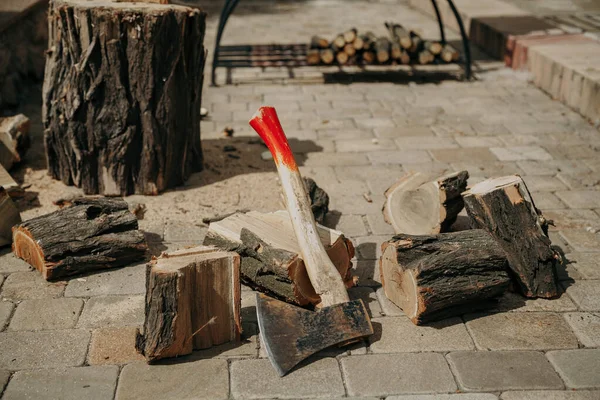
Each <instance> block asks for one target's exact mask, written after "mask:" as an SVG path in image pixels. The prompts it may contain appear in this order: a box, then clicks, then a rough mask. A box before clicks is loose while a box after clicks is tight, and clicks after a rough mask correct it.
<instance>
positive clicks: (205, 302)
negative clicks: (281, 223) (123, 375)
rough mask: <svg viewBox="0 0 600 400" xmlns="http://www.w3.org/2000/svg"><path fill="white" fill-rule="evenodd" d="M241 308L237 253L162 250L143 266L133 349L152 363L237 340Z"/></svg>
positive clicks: (202, 250)
mask: <svg viewBox="0 0 600 400" xmlns="http://www.w3.org/2000/svg"><path fill="white" fill-rule="evenodd" d="M240 309H241V297H240V257H239V255H238V254H237V253H234V252H224V251H219V250H217V249H216V248H214V247H205V246H199V247H193V248H189V249H183V250H178V251H175V252H170V253H163V254H162V255H161V256H160V257H159V258H157V259H153V260H152V261H151V262H150V263H149V264H148V265H147V272H146V312H145V314H146V318H145V321H144V329H143V333H140V332H139V331H138V333H137V337H136V344H135V346H136V349H137V350H138V351H139V352H140V353H141V354H143V355H144V356H145V357H146V360H148V362H153V361H156V360H159V359H161V358H168V357H176V356H181V355H185V354H190V353H191V352H192V350H199V349H206V348H209V347H211V346H216V345H219V344H223V343H227V342H231V341H238V340H239V339H240V333H241V330H242V329H241V320H240Z"/></svg>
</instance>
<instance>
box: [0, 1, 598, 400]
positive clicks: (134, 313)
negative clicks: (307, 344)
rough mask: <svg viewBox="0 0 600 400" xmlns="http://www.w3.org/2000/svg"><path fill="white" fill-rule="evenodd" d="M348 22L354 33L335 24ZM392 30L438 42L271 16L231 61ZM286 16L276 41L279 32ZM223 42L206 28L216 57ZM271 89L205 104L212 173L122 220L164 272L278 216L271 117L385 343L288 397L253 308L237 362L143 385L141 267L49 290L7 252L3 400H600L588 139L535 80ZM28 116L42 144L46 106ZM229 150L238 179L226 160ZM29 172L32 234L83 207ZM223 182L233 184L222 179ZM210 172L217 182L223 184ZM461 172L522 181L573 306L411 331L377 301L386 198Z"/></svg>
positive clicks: (280, 80) (429, 24) (322, 367)
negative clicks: (189, 254)
mask: <svg viewBox="0 0 600 400" xmlns="http://www.w3.org/2000/svg"><path fill="white" fill-rule="evenodd" d="M242 3H243V2H242ZM341 4H344V12H345V13H347V15H345V17H347V20H346V19H343V18H339V19H338V18H331V17H332V16H333V15H336V12H337V10H339V7H341ZM212 7H213V8H210V9H209V10H213V13H214V10H215V9H216V7H215V6H214V5H213V6H212ZM389 15H397V19H399V20H401V21H402V22H405V21H406V22H405V24H406V25H409V26H411V27H413V26H414V27H418V28H419V29H421V30H422V31H424V32H429V33H431V34H435V32H436V30H437V27H436V24H435V22H434V21H432V20H431V19H430V18H429V17H428V16H426V15H424V14H420V13H419V12H417V11H415V10H413V9H411V8H410V7H409V6H408V5H407V4H406V2H402V1H353V2H347V1H346V2H342V1H341V0H339V1H336V0H328V1H312V2H288V1H265V2H259V3H258V4H253V5H247V6H245V8H242V9H241V10H240V12H239V13H238V14H237V15H234V16H233V17H232V20H231V25H230V26H228V30H227V35H226V42H231V43H234V42H236V41H237V42H244V41H250V40H253V39H251V38H250V35H249V34H250V33H251V34H252V36H253V37H255V38H258V39H261V40H262V41H263V42H264V41H267V42H268V41H276V40H277V41H279V40H281V41H300V39H301V38H307V37H308V36H310V34H312V33H314V30H315V29H318V28H319V29H323V31H324V32H323V34H326V35H331V34H333V33H334V32H337V31H339V30H341V29H342V28H343V27H348V26H356V27H358V28H361V29H362V28H363V27H364V29H373V30H376V29H379V30H381V28H380V27H379V26H380V25H381V23H382V22H383V21H384V20H385V19H388V16H389ZM275 16H276V17H278V18H279V20H280V21H285V23H286V26H285V29H284V28H283V27H282V26H281V25H279V24H274V23H272V19H273V18H274V17H275ZM342 20H343V21H342ZM342 22H343V23H342ZM215 24H216V20H215V18H214V16H213V17H212V18H211V19H210V20H209V23H208V28H207V29H208V31H207V43H208V46H209V48H210V47H211V42H212V38H213V35H214V29H215ZM244 29H245V30H244ZM258 39H257V42H258V41H260V40H258ZM207 71H208V68H207ZM326 73H327V72H326ZM223 75H224V74H220V76H219V79H220V80H223V79H224V77H223ZM260 77H261V72H260V71H256V70H248V71H239V72H235V73H234V75H233V79H234V81H235V82H238V84H237V85H229V86H221V87H216V88H213V87H208V86H207V87H206V88H205V91H204V99H203V105H204V106H205V107H206V108H208V109H209V110H210V113H211V115H210V118H209V119H207V120H206V121H204V122H203V123H202V138H203V139H204V146H205V149H207V151H206V158H207V159H206V164H207V165H208V166H209V168H208V169H207V171H205V172H203V173H200V174H197V175H195V176H193V177H192V178H191V179H190V181H189V182H188V183H187V184H186V185H185V186H183V187H181V188H178V189H176V190H173V191H170V192H167V193H165V194H162V195H160V196H158V197H153V198H152V197H143V196H131V197H129V198H128V201H130V202H132V203H134V202H143V203H145V204H146V205H147V207H148V211H147V212H146V216H145V218H144V219H143V220H141V221H140V225H141V227H142V229H144V230H145V231H146V232H147V235H148V240H149V241H150V243H151V246H152V249H153V251H154V252H158V251H162V250H165V249H173V248H177V247H180V246H184V245H188V244H197V243H200V242H201V241H202V238H203V235H204V233H205V232H206V229H207V227H206V226H205V225H204V224H202V222H201V221H202V218H203V217H206V216H211V215H214V214H218V213H223V212H228V211H234V210H236V209H241V208H256V209H259V210H261V211H273V210H276V209H278V208H279V207H280V204H279V194H278V193H279V192H278V190H279V188H278V182H277V176H276V173H275V170H274V166H273V165H272V161H263V160H261V158H260V154H261V153H262V152H263V151H265V148H264V147H262V146H261V145H259V144H255V142H253V141H251V140H253V139H255V135H254V134H253V133H252V132H251V131H250V129H249V127H248V126H247V120H248V119H249V117H250V116H251V115H252V114H253V112H254V111H255V110H256V109H257V108H258V107H259V106H260V105H263V104H270V105H274V106H276V108H277V109H278V110H279V114H280V118H281V120H282V123H283V126H284V129H285V130H286V133H287V134H288V136H289V137H290V138H291V139H292V140H291V144H292V148H293V149H294V151H295V152H296V153H297V157H298V160H299V163H300V165H301V167H300V169H301V172H302V173H303V174H304V175H306V176H311V177H313V178H314V179H315V180H316V181H317V183H318V184H319V185H320V186H321V187H323V188H324V189H325V190H326V191H327V192H328V193H329V195H330V197H331V204H330V209H331V210H332V211H331V213H330V214H329V216H328V218H327V225H329V226H331V227H335V228H336V229H340V230H342V231H343V232H345V233H346V234H347V235H348V236H349V237H351V238H352V240H353V241H354V243H355V244H356V246H357V258H356V259H355V260H354V265H355V274H356V275H358V276H359V277H360V282H361V283H360V286H359V287H357V288H354V289H351V296H352V297H353V298H362V299H364V300H365V302H366V303H367V304H368V307H369V309H370V312H371V315H372V317H373V325H374V327H375V329H376V333H375V335H373V337H372V338H370V339H369V341H368V342H365V343H361V344H358V345H354V346H352V347H351V348H350V349H344V350H342V349H333V350H328V351H325V352H323V353H322V354H319V355H318V356H315V357H313V358H312V359H310V360H309V361H308V362H305V363H304V364H302V366H301V367H300V368H299V369H297V370H295V371H294V372H293V373H291V374H289V375H288V376H286V377H285V378H279V377H278V376H277V375H276V373H275V371H274V369H273V368H272V367H271V365H270V363H269V361H268V360H267V359H266V358H265V353H264V349H262V348H261V345H260V338H259V335H258V332H257V331H258V329H257V325H256V315H255V307H254V301H253V296H254V293H253V292H252V291H250V290H248V289H246V288H244V290H243V291H242V307H243V310H242V314H243V317H244V322H243V324H244V331H245V333H244V335H245V337H244V341H243V342H241V343H238V344H235V345H225V346H219V347H216V348H213V349H209V350H206V351H199V352H195V353H194V354H193V355H191V356H187V357H181V358H178V359H175V360H170V361H167V362H164V363H161V364H160V365H153V366H148V365H146V363H145V362H144V361H142V360H141V359H140V356H139V355H137V354H136V353H135V351H133V343H134V338H135V328H136V327H139V326H140V324H141V322H142V321H143V293H144V282H143V279H144V272H143V271H144V266H143V263H140V264H137V265H133V266H129V267H126V268H122V269H118V270H112V271H106V272H102V273H97V274H93V275H89V276H84V277H77V278H73V279H70V280H66V281H59V282H50V283H49V282H45V281H44V280H42V279H41V278H40V276H39V274H38V273H37V272H36V271H31V270H30V269H29V268H28V266H27V265H26V264H25V263H24V262H22V261H20V260H17V259H15V258H14V257H13V256H12V254H11V253H10V252H9V251H8V250H3V251H2V252H0V298H1V301H0V390H2V388H4V389H3V390H4V391H3V397H2V398H3V399H58V398H60V399H84V398H85V399H113V398H116V399H118V400H123V399H145V400H147V399H200V398H208V399H275V398H302V399H312V398H329V399H336V398H362V399H377V398H379V399H382V398H386V399H388V400H401V399H404V400H407V399H413V400H417V399H441V400H493V399H503V400H526V399H529V400H532V399H534V400H536V399H543V400H554V399H556V400H583V399H586V400H588V399H589V400H592V399H599V398H600V373H599V371H600V263H599V261H598V259H599V257H598V256H600V233H599V232H600V164H599V161H598V160H600V132H599V131H598V130H597V129H595V128H594V127H593V126H591V125H589V124H588V123H587V122H586V121H585V120H584V119H583V118H582V117H581V116H580V115H579V114H577V113H575V112H574V111H572V110H570V109H569V108H568V107H566V106H565V105H563V104H561V103H560V102H557V101H553V100H552V99H551V98H549V97H548V96H546V95H545V94H544V93H543V92H541V91H540V90H538V89H537V88H535V87H534V86H533V85H532V84H531V83H530V82H529V81H528V80H527V76H526V75H523V74H518V73H515V72H513V71H511V70H507V69H505V68H503V67H502V65H501V63H498V62H492V61H489V60H485V59H480V61H479V62H478V73H477V77H478V79H477V80H476V81H473V82H460V81H457V80H453V79H447V80H442V81H440V82H437V81H436V82H427V80H425V81H424V80H422V79H417V82H412V83H409V82H407V81H403V80H400V81H396V80H395V81H393V82H360V79H357V80H358V81H357V82H354V83H351V84H347V83H346V82H343V83H339V82H338V83H335V82H333V83H324V82H323V72H319V71H317V73H315V72H314V71H309V70H304V71H302V70H301V71H297V74H296V76H295V77H294V78H293V79H290V77H289V74H288V72H287V71H281V70H267V71H266V74H265V75H264V76H263V78H264V79H262V80H259V78H260ZM319 79H320V81H319ZM28 107H29V108H27V110H28V112H29V113H30V114H32V113H33V114H32V118H34V125H33V126H34V130H35V129H36V126H37V125H36V122H35V115H34V114H35V110H36V109H38V108H39V106H37V105H35V103H34V104H33V105H29V106H28ZM38 112H39V111H38ZM38 118H39V116H38ZM226 125H228V126H231V127H233V128H234V129H235V138H234V139H225V138H223V137H222V135H221V133H220V132H221V130H222V129H223V128H224V127H225V126H226ZM34 133H35V132H34ZM39 134H40V133H39V132H37V135H39ZM231 143H235V146H236V148H237V149H238V150H237V152H236V153H235V154H238V155H239V156H240V157H241V158H240V159H241V160H244V163H245V164H243V165H242V164H240V163H238V164H235V162H236V161H239V160H236V159H230V158H228V157H226V156H225V155H226V153H224V152H222V151H221V149H222V147H223V146H224V145H227V144H231ZM32 154H38V155H39V154H41V150H40V149H39V148H37V149H34V152H33V153H32ZM28 162H31V164H29V169H27V168H25V169H24V170H21V171H18V174H19V179H20V180H22V181H23V182H24V183H26V184H28V185H31V186H30V187H29V188H28V191H30V192H37V193H38V199H39V203H35V202H34V203H32V204H29V205H28V204H26V203H23V202H20V203H19V205H20V207H21V208H22V210H23V216H24V217H25V218H30V217H32V216H35V215H39V214H40V213H43V212H47V211H50V210H53V209H54V208H55V206H53V205H52V203H51V200H52V199H53V198H56V197H57V196H61V195H65V194H73V193H78V191H77V190H73V189H72V188H66V187H65V186H63V185H62V184H61V183H58V182H52V181H51V180H50V179H49V178H48V177H46V176H45V171H44V170H43V167H42V166H40V165H43V163H41V164H40V161H39V160H32V159H30V161H28ZM230 162H231V165H232V166H235V168H238V170H236V172H235V173H229V172H227V171H226V170H225V169H224V168H225V167H226V166H227V165H229V164H228V163H230ZM215 166H220V168H223V169H222V170H218V171H217V172H215V170H216V167H215ZM462 169H467V170H468V171H469V172H470V175H471V178H470V179H469V182H470V183H471V184H473V183H476V182H478V181H481V180H483V179H485V178H487V177H492V176H500V175H504V174H512V173H519V174H521V175H522V176H523V178H524V180H525V181H526V183H527V184H528V185H529V187H530V189H531V191H532V195H533V198H534V200H535V202H536V205H537V206H538V208H540V209H541V210H543V212H544V215H545V216H546V217H547V218H548V219H552V220H554V224H555V226H554V227H551V232H550V237H551V239H552V241H553V244H554V245H556V246H558V247H560V249H561V250H562V251H563V252H564V253H565V256H566V258H567V259H568V260H569V263H568V264H567V265H566V268H565V269H564V270H562V271H561V273H560V276H561V280H562V286H563V288H564V289H565V293H563V294H562V295H561V297H560V298H558V299H555V300H543V299H540V300H525V299H524V298H522V297H521V296H519V295H517V294H514V293H507V294H506V295H505V296H503V297H502V298H501V299H500V301H499V303H498V304H497V306H496V308H495V309H494V310H490V311H489V312H487V313H478V314H467V315H464V316H462V317H460V318H452V319H448V320H445V321H440V322H437V323H434V324H431V325H430V326H425V327H417V326H415V325H413V324H412V323H410V322H409V321H408V319H407V318H406V317H405V316H404V314H403V313H402V311H401V310H400V309H398V308H397V307H396V306H394V305H393V304H392V303H391V302H390V301H389V300H387V299H386V298H385V295H384V294H383V291H382V289H381V285H380V282H379V277H378V275H379V273H378V266H377V257H378V256H379V254H380V249H379V246H380V244H381V242H383V241H385V240H387V239H389V238H390V236H391V234H392V230H391V228H390V227H389V226H388V225H387V224H385V222H384V221H383V219H382V217H381V212H380V210H381V205H382V201H383V191H384V190H385V189H386V188H387V186H388V185H390V184H391V183H393V182H394V181H395V180H396V179H397V178H399V177H400V176H401V175H402V174H403V172H406V171H410V170H414V171H431V172H436V173H440V174H441V173H444V172H447V171H458V170H462ZM365 194H366V195H367V196H365ZM366 198H370V199H372V202H368V201H367V200H366ZM464 222H465V221H464V218H463V220H462V221H460V220H459V221H458V222H457V228H456V229H458V225H460V224H461V223H462V226H464Z"/></svg>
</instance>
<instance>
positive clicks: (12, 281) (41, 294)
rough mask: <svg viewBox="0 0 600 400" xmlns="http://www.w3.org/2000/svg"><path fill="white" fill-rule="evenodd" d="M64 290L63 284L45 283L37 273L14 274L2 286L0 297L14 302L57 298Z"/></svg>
mask: <svg viewBox="0 0 600 400" xmlns="http://www.w3.org/2000/svg"><path fill="white" fill-rule="evenodd" d="M64 289H65V283H64V282H47V281H46V280H44V278H42V276H41V275H40V273H39V272H37V271H29V272H14V273H12V274H10V275H9V276H8V278H6V281H5V282H4V284H3V285H2V292H1V296H2V297H3V298H5V299H10V300H14V301H18V300H27V299H41V298H51V297H59V296H61V295H62V293H63V291H64Z"/></svg>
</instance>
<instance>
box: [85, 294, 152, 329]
mask: <svg viewBox="0 0 600 400" xmlns="http://www.w3.org/2000/svg"><path fill="white" fill-rule="evenodd" d="M143 323H144V296H108V297H92V298H91V299H89V300H88V301H87V302H86V303H85V306H84V308H83V312H82V313H81V317H79V322H78V323H77V327H78V328H108V327H117V326H137V325H141V324H143Z"/></svg>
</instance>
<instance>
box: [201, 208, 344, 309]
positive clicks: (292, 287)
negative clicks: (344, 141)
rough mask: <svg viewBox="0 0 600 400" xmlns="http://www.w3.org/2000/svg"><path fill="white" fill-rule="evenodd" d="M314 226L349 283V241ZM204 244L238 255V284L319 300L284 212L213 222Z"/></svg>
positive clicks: (304, 301) (293, 299) (294, 299)
mask: <svg viewBox="0 0 600 400" xmlns="http://www.w3.org/2000/svg"><path fill="white" fill-rule="evenodd" d="M317 226H318V228H319V232H318V233H319V236H320V237H321V241H322V243H323V245H324V247H325V250H326V251H327V254H328V255H329V257H330V258H331V261H332V262H333V264H334V265H335V266H336V268H337V269H338V271H339V272H340V275H341V276H342V278H343V280H344V282H345V283H346V284H347V285H349V286H352V285H353V284H354V281H353V279H352V276H351V274H350V268H351V267H352V263H351V261H350V260H351V259H352V257H354V247H353V246H352V242H350V240H348V239H346V238H345V237H344V235H343V234H342V233H341V232H338V231H335V230H332V229H329V228H326V227H324V226H321V225H317ZM204 244H205V245H211V246H215V247H218V248H220V249H222V250H227V251H235V252H237V253H239V254H240V256H241V257H242V259H241V279H242V282H243V283H244V284H246V285H248V286H251V287H253V288H254V289H257V290H260V291H263V292H266V293H269V294H270V295H272V296H275V297H277V298H280V299H282V300H284V301H287V302H290V303H293V304H297V305H301V306H305V305H308V304H311V303H312V304H318V303H319V302H320V301H321V299H320V298H319V296H318V295H317V294H316V293H315V290H314V288H313V286H312V285H311V283H310V280H309V278H308V274H307V272H306V268H305V266H304V262H303V261H302V256H301V254H300V247H299V246H298V241H297V239H296V235H295V234H294V231H293V229H292V224H291V222H290V217H289V215H288V213H287V212H286V211H277V212H275V213H266V214H263V213H259V212H256V211H252V212H249V213H247V214H236V215H233V216H231V217H228V218H225V219H224V220H222V221H219V222H215V223H212V224H210V226H209V230H208V233H207V234H206V238H205V240H204Z"/></svg>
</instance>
